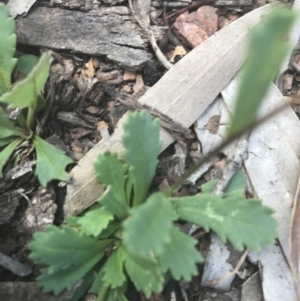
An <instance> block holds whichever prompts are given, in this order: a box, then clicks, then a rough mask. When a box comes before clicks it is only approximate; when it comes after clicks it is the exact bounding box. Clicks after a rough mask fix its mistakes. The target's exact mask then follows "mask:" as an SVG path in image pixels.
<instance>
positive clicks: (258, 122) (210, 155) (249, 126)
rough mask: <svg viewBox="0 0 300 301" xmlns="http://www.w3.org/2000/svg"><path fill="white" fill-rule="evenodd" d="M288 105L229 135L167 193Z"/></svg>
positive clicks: (169, 191)
mask: <svg viewBox="0 0 300 301" xmlns="http://www.w3.org/2000/svg"><path fill="white" fill-rule="evenodd" d="M287 107H288V104H287V103H284V104H283V105H281V106H279V107H277V108H275V109H274V110H272V111H271V112H270V113H269V114H267V115H266V116H264V117H262V118H261V119H259V120H258V121H253V122H252V123H250V124H249V125H248V126H246V127H244V128H242V129H240V130H239V131H237V132H236V133H235V134H234V135H232V136H230V137H228V138H227V139H226V140H225V141H224V142H223V143H222V144H220V145H219V146H217V147H216V148H215V149H214V150H212V151H211V152H210V153H209V154H207V155H205V156H203V157H202V158H201V159H200V160H199V161H198V162H197V163H196V164H195V165H194V166H192V167H191V168H190V169H189V170H187V171H186V172H185V174H184V175H183V176H182V177H180V179H178V180H177V181H176V182H175V183H174V184H173V185H172V186H171V187H170V189H169V190H166V191H165V194H166V195H171V194H172V192H173V191H175V190H176V189H178V188H179V187H180V186H181V185H182V184H183V183H184V182H185V181H186V179H188V178H189V177H190V176H191V175H192V174H193V173H194V172H195V171H196V170H198V169H199V168H200V167H201V166H202V165H203V164H204V163H206V162H207V161H209V160H210V159H211V158H213V157H214V156H216V155H218V154H219V152H221V151H222V150H223V149H224V147H226V146H228V145H229V144H230V143H232V142H233V141H234V140H236V139H237V138H239V137H240V136H242V135H244V134H245V132H247V131H251V130H253V129H254V128H255V127H257V126H259V125H261V124H262V123H264V122H265V121H267V120H268V119H269V118H271V117H273V116H275V115H277V114H279V113H280V112H281V111H282V110H283V109H286V108H287Z"/></svg>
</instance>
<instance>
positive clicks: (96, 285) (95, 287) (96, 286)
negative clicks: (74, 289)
mask: <svg viewBox="0 0 300 301" xmlns="http://www.w3.org/2000/svg"><path fill="white" fill-rule="evenodd" d="M103 277H104V270H103V267H102V268H101V270H100V272H99V273H98V275H97V276H96V278H95V280H94V282H93V284H92V286H91V287H90V289H89V293H92V294H98V293H99V291H100V289H101V288H102V287H104V282H103Z"/></svg>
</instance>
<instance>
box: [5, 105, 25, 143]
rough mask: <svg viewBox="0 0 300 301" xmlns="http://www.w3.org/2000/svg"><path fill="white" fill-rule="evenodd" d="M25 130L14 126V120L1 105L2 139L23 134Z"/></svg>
mask: <svg viewBox="0 0 300 301" xmlns="http://www.w3.org/2000/svg"><path fill="white" fill-rule="evenodd" d="M23 131H24V130H23V129H21V128H19V127H15V126H14V124H13V122H12V121H10V119H9V118H8V116H7V115H6V114H5V113H4V111H3V109H2V108H1V107H0V139H1V138H7V137H10V136H22V133H23Z"/></svg>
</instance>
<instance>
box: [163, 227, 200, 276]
mask: <svg viewBox="0 0 300 301" xmlns="http://www.w3.org/2000/svg"><path fill="white" fill-rule="evenodd" d="M196 243H197V240H196V239H194V238H192V237H190V236H188V235H186V234H184V233H182V232H181V231H180V230H178V229H177V228H175V227H172V229H171V240H170V241H169V242H168V243H167V244H166V245H165V246H164V249H163V252H162V253H161V254H159V255H158V260H159V262H160V266H161V268H162V270H163V272H167V271H168V270H170V271H171V274H172V276H173V277H174V279H176V280H179V279H180V278H183V279H184V280H186V281H190V280H191V278H192V276H195V275H197V272H198V270H197V266H196V263H199V262H203V261H204V259H203V257H202V256H201V254H200V253H199V251H197V250H196V248H195V244H196Z"/></svg>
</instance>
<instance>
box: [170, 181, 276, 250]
mask: <svg viewBox="0 0 300 301" xmlns="http://www.w3.org/2000/svg"><path fill="white" fill-rule="evenodd" d="M172 200H173V202H174V203H173V204H174V208H175V210H176V211H177V213H178V215H179V217H180V218H181V219H184V220H186V221H190V222H192V223H195V224H198V225H200V226H202V227H203V228H204V229H205V230H206V231H208V230H209V229H212V230H213V231H215V232H216V233H217V234H218V235H219V237H220V239H221V240H222V241H223V242H225V240H226V239H229V240H230V242H231V243H232V245H233V246H234V247H235V248H236V249H237V250H242V249H243V248H244V246H246V247H247V248H248V249H250V250H252V251H259V250H260V248H261V245H267V244H273V243H274V240H275V238H276V237H277V231H276V227H277V222H276V220H275V219H274V218H273V217H272V216H271V215H272V214H273V210H272V209H271V208H269V207H265V206H263V205H262V203H261V201H260V200H257V199H249V200H247V199H245V197H244V195H243V191H241V189H240V186H239V185H237V186H236V190H235V191H234V189H232V190H231V191H230V193H228V194H227V195H226V194H225V197H224V198H221V197H219V196H213V195H210V194H207V193H203V194H201V195H196V196H190V197H182V198H173V199H172Z"/></svg>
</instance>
